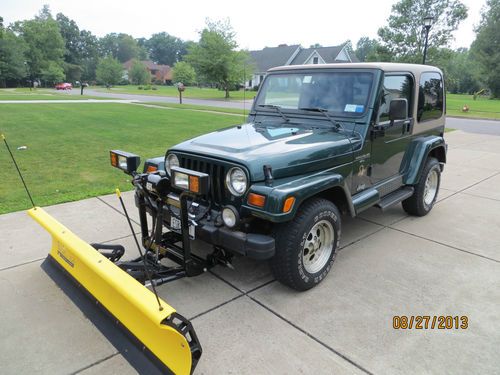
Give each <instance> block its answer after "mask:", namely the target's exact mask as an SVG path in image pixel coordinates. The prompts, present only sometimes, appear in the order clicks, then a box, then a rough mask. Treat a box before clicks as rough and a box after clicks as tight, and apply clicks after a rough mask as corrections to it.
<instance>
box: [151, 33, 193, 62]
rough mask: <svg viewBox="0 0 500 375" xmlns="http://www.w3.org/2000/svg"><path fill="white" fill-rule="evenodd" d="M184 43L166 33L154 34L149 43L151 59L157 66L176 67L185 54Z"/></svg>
mask: <svg viewBox="0 0 500 375" xmlns="http://www.w3.org/2000/svg"><path fill="white" fill-rule="evenodd" d="M183 44H184V43H183V41H182V40H181V39H179V38H176V37H175V36H172V35H169V34H167V33H165V32H161V33H158V34H153V35H152V36H151V38H150V39H149V40H148V41H147V44H146V45H147V47H148V50H149V55H150V57H151V59H152V60H153V61H154V62H156V63H157V64H166V65H170V66H172V65H174V64H175V63H176V62H177V61H180V58H181V56H182V53H183V47H184V46H183Z"/></svg>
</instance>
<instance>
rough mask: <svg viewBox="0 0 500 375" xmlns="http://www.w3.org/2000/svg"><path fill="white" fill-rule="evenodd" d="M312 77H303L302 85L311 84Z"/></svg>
mask: <svg viewBox="0 0 500 375" xmlns="http://www.w3.org/2000/svg"><path fill="white" fill-rule="evenodd" d="M311 80H312V76H304V79H303V80H302V83H311Z"/></svg>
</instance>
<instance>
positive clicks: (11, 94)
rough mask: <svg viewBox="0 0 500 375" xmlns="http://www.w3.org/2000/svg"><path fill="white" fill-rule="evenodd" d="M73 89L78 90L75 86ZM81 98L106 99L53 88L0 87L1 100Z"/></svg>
mask: <svg viewBox="0 0 500 375" xmlns="http://www.w3.org/2000/svg"><path fill="white" fill-rule="evenodd" d="M73 90H78V92H80V89H79V88H75V89H73ZM82 99H107V98H101V97H95V96H89V95H85V91H84V95H71V94H70V93H69V92H64V91H57V90H55V89H34V90H30V89H29V88H19V89H0V101H1V100H82Z"/></svg>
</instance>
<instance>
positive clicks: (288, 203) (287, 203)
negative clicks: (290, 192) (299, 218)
mask: <svg viewBox="0 0 500 375" xmlns="http://www.w3.org/2000/svg"><path fill="white" fill-rule="evenodd" d="M294 203H295V197H288V198H287V199H285V204H283V212H284V213H285V214H286V213H287V212H290V210H291V209H292V207H293V204H294Z"/></svg>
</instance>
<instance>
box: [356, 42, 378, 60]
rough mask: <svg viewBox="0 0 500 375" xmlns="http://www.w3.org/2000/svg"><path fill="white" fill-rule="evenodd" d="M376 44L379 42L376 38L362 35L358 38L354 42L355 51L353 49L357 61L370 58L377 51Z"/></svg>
mask: <svg viewBox="0 0 500 375" xmlns="http://www.w3.org/2000/svg"><path fill="white" fill-rule="evenodd" d="M378 46H379V43H378V42H377V40H376V39H370V38H368V37H367V36H363V37H361V38H359V40H358V42H357V43H356V51H354V53H355V55H356V57H357V58H358V59H359V61H370V58H372V57H373V56H374V55H375V54H376V53H377V47H378Z"/></svg>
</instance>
